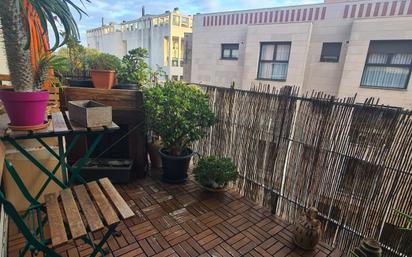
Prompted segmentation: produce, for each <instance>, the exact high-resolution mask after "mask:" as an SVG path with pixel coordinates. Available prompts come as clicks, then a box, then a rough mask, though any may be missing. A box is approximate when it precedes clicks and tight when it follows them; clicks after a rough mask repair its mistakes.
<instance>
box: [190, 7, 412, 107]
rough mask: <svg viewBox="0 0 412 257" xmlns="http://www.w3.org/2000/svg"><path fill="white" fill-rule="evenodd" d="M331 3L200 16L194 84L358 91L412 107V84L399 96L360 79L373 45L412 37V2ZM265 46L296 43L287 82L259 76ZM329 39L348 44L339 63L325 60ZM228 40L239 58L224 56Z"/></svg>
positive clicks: (337, 93)
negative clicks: (363, 84) (235, 45)
mask: <svg viewBox="0 0 412 257" xmlns="http://www.w3.org/2000/svg"><path fill="white" fill-rule="evenodd" d="M329 2H330V3H324V4H315V5H301V6H288V7H281V8H268V9H258V10H245V11H233V12H222V13H209V14H201V15H195V16H194V21H193V24H194V26H193V50H192V65H191V73H192V75H191V82H193V83H204V84H211V85H215V86H222V87H228V86H230V84H231V82H232V81H235V83H236V87H237V88H242V89H249V88H250V86H251V84H257V83H265V84H270V85H272V86H273V87H281V86H284V85H295V86H298V87H300V88H301V91H300V92H301V93H304V92H311V91H313V90H315V91H323V92H325V93H327V94H330V95H335V96H338V97H341V96H345V97H346V96H352V97H353V96H354V95H355V94H356V93H357V94H358V96H359V98H358V99H359V101H363V99H364V98H365V97H371V96H375V97H380V98H381V100H383V99H384V98H385V99H386V100H383V101H381V102H383V103H388V104H392V103H395V104H397V105H402V106H404V107H408V108H411V107H410V106H411V104H412V101H411V100H409V99H411V98H410V97H411V95H409V93H408V92H409V91H410V89H409V88H410V87H411V85H410V84H411V83H409V85H410V86H409V87H408V89H407V90H401V91H399V90H385V89H370V88H369V89H366V88H360V87H359V85H360V83H359V82H360V79H361V76H362V72H363V66H364V64H365V58H366V54H367V49H368V45H369V41H370V40H384V39H392V40H397V39H412V0H406V1H404V0H395V1H390V2H385V1H379V0H370V1H352V2H348V1H343V2H338V1H329ZM304 11H305V12H306V16H304ZM298 12H299V14H300V15H299V16H298ZM281 13H282V15H283V16H282V19H281V18H280V14H281ZM310 13H311V14H312V16H310ZM246 15H248V16H246ZM251 15H252V17H253V18H252V19H249V18H250V16H251ZM309 16H310V18H309ZM227 17H229V18H230V23H228V22H227V20H228V19H224V18H227ZM246 17H248V19H247V20H246ZM255 17H257V18H255ZM275 17H276V18H275ZM286 17H287V18H286ZM292 17H293V19H292ZM298 17H299V20H298ZM304 17H305V18H304ZM264 41H273V42H275V41H291V43H292V44H291V54H290V60H289V67H288V75H287V79H286V81H285V82H276V81H268V80H257V79H256V78H257V69H258V62H259V52H260V42H264ZM328 42H341V43H342V49H341V52H340V58H339V62H336V63H332V62H321V61H320V56H321V51H322V45H323V43H328ZM223 43H239V58H238V60H235V61H234V60H221V59H220V55H221V44H223ZM408 100H409V102H407V101H408Z"/></svg>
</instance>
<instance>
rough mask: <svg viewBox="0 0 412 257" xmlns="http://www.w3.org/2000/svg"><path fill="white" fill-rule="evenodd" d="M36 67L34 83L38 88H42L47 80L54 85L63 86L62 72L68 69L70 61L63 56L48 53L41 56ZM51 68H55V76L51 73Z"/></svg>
mask: <svg viewBox="0 0 412 257" xmlns="http://www.w3.org/2000/svg"><path fill="white" fill-rule="evenodd" d="M36 67H37V69H36V71H35V72H34V83H35V84H34V85H35V87H36V88H38V89H41V88H42V87H43V84H44V83H45V82H46V81H48V82H50V84H51V85H52V86H61V81H60V80H59V78H60V77H61V76H60V72H61V71H64V70H68V62H67V59H66V58H65V57H63V56H58V55H54V54H49V53H46V54H43V55H42V56H41V57H40V59H39V61H38V62H37V64H36ZM50 69H53V70H54V75H55V76H52V75H51V73H50V72H49V70H50Z"/></svg>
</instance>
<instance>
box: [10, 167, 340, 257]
mask: <svg viewBox="0 0 412 257" xmlns="http://www.w3.org/2000/svg"><path fill="white" fill-rule="evenodd" d="M158 173H159V171H157V170H154V171H152V175H151V176H150V177H147V178H145V179H144V180H139V181H135V182H132V183H130V184H127V185H119V186H118V187H117V188H118V190H119V191H120V192H121V194H122V196H123V197H124V199H126V201H127V203H128V204H129V205H131V206H132V209H133V210H134V211H135V213H136V214H137V216H136V217H135V218H133V219H131V220H129V221H127V222H126V223H125V224H122V225H121V226H120V227H119V230H120V236H118V237H114V238H111V239H109V241H108V243H107V246H108V248H109V249H110V254H112V255H111V256H228V255H230V256H290V255H291V256H301V255H302V254H304V253H305V252H304V251H303V250H300V249H298V248H296V246H295V245H294V244H293V241H292V232H291V229H292V226H291V225H290V224H288V223H286V222H284V221H282V220H281V219H279V218H277V217H276V216H273V215H272V214H271V213H270V212H269V211H268V210H267V209H265V208H262V207H258V206H256V205H255V204H254V203H253V202H251V201H250V200H248V199H246V198H245V197H242V196H240V195H239V194H238V193H237V192H236V191H234V190H232V191H228V192H226V193H224V194H218V195H216V194H215V193H206V192H204V191H203V189H201V188H200V187H199V186H198V185H197V184H195V183H194V182H193V181H189V182H188V183H186V184H185V185H184V186H180V185H178V186H176V185H170V184H164V183H162V182H160V178H159V177H158ZM9 230H10V232H9V250H8V253H9V255H8V256H10V257H13V256H17V251H18V250H19V249H21V248H22V247H23V246H24V238H23V237H22V235H21V234H19V233H18V231H16V230H15V228H14V227H13V226H12V224H11V227H10V229H9ZM100 236H101V234H96V235H94V239H95V240H97V239H99V237H100ZM57 251H58V253H59V254H61V255H62V256H70V257H71V256H87V254H88V253H89V252H91V248H90V247H89V246H88V245H85V244H84V243H82V242H73V243H71V244H69V245H65V246H63V247H60V248H58V249H57ZM310 254H311V256H340V255H341V252H340V251H338V250H336V249H335V250H333V249H331V248H330V247H329V246H327V245H326V244H321V245H319V246H318V247H317V248H316V249H315V250H313V251H311V252H310Z"/></svg>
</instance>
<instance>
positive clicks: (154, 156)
mask: <svg viewBox="0 0 412 257" xmlns="http://www.w3.org/2000/svg"><path fill="white" fill-rule="evenodd" d="M148 146H149V147H148V150H149V157H150V164H151V166H152V167H153V168H162V157H161V156H160V149H162V143H161V141H160V139H159V138H155V137H153V139H152V142H150V143H149V145H148Z"/></svg>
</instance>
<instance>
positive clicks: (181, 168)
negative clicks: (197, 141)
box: [159, 148, 193, 184]
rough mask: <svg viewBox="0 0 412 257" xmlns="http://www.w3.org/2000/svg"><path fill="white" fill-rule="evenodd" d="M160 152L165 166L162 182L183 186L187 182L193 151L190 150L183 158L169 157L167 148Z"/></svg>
mask: <svg viewBox="0 0 412 257" xmlns="http://www.w3.org/2000/svg"><path fill="white" fill-rule="evenodd" d="M159 152H160V156H161V157H162V165H163V176H162V180H163V181H164V182H166V183H171V184H181V183H184V182H186V180H187V170H188V169H189V164H190V160H191V159H192V156H193V151H192V150H191V149H189V148H188V149H187V150H186V151H185V152H184V155H182V156H173V155H169V154H168V151H167V150H166V149H165V148H162V149H160V151H159Z"/></svg>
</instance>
